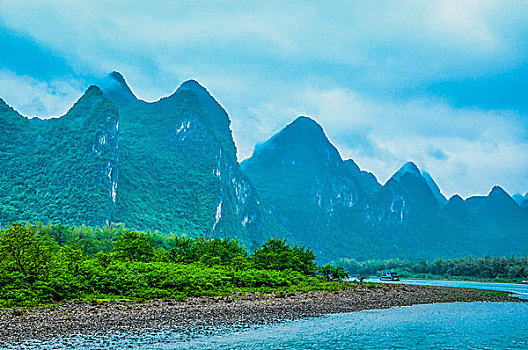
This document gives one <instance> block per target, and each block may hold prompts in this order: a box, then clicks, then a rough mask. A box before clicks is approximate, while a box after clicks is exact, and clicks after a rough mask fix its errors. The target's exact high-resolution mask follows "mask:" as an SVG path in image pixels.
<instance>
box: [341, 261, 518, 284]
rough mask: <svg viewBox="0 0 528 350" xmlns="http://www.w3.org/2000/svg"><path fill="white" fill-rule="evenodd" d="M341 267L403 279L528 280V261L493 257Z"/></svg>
mask: <svg viewBox="0 0 528 350" xmlns="http://www.w3.org/2000/svg"><path fill="white" fill-rule="evenodd" d="M338 262H339V264H341V265H343V266H344V267H345V269H346V270H347V271H349V272H351V273H358V274H370V275H375V274H377V273H379V272H381V271H385V270H395V271H398V272H399V273H400V275H402V276H413V277H420V276H421V277H435V276H437V277H445V278H450V277H467V278H477V279H504V280H514V281H515V280H525V279H527V278H528V258H527V257H526V256H521V257H515V256H512V257H490V256H489V255H487V256H484V257H480V258H473V257H472V256H469V257H465V258H459V259H452V260H449V259H435V260H433V261H426V260H418V261H411V260H401V259H389V260H368V261H363V262H360V261H357V260H355V259H341V260H338Z"/></svg>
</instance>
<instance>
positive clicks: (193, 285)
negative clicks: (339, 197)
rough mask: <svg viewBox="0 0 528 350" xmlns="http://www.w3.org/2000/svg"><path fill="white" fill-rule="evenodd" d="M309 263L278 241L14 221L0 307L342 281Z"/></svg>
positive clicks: (2, 244) (0, 260)
mask: <svg viewBox="0 0 528 350" xmlns="http://www.w3.org/2000/svg"><path fill="white" fill-rule="evenodd" d="M315 260H316V256H315V254H314V252H313V251H312V250H311V249H309V248H307V247H303V246H299V245H293V246H291V245H290V244H288V243H287V242H286V240H283V239H279V238H271V239H268V240H267V241H266V242H264V243H263V244H262V245H261V246H260V247H258V248H256V249H255V251H254V252H253V253H251V254H250V253H248V251H247V250H246V249H245V247H243V246H242V245H240V244H239V243H238V242H237V241H236V240H232V239H229V238H210V237H197V238H190V237H185V236H178V235H160V234H158V233H156V232H154V233H151V232H138V231H135V230H128V229H126V228H125V227H124V226H123V225H106V226H104V227H95V228H91V227H86V226H81V227H70V226H65V225H52V224H48V225H44V224H42V223H36V224H34V225H32V224H29V223H26V224H22V223H12V224H10V225H9V227H8V228H7V229H5V230H3V231H0V306H21V305H36V304H42V303H52V302H58V301H65V300H89V299H108V298H110V299H112V298H136V299H151V298H176V299H184V298H186V297H189V296H194V295H217V294H224V293H231V292H233V291H238V290H241V291H242V290H249V291H252V290H262V291H266V290H277V289H280V290H290V289H295V290H299V289H301V290H304V289H325V288H335V285H332V284H327V283H328V282H329V281H340V280H343V279H345V278H346V277H348V274H347V273H346V272H345V270H344V268H343V267H338V266H333V265H330V264H327V265H325V266H318V265H317V263H316V261H315Z"/></svg>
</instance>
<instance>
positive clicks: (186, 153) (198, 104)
mask: <svg viewBox="0 0 528 350" xmlns="http://www.w3.org/2000/svg"><path fill="white" fill-rule="evenodd" d="M101 85H102V86H103V88H104V94H105V96H107V97H108V98H109V99H111V100H112V101H113V102H114V103H115V104H116V105H117V106H118V109H119V115H120V119H121V122H120V144H119V145H120V174H121V181H120V184H119V191H118V196H117V206H116V218H117V220H118V221H121V222H125V223H126V224H127V225H128V226H131V227H135V228H138V229H143V230H145V229H148V228H155V229H159V230H161V231H163V232H178V233H186V234H189V235H203V234H206V235H213V236H230V237H234V238H238V239H240V240H243V241H245V242H252V243H253V244H257V243H260V242H261V241H262V239H263V237H264V236H265V235H266V233H265V232H267V231H270V232H277V233H281V232H283V230H281V228H280V227H279V226H278V225H277V224H276V223H275V221H274V219H273V218H272V217H271V216H270V215H269V214H268V213H267V212H265V211H264V210H263V209H262V207H261V205H260V199H259V197H258V196H257V194H256V192H255V190H254V188H253V186H252V185H251V183H250V182H249V180H248V179H247V177H246V175H245V174H244V173H243V172H242V171H241V170H240V166H239V164H238V162H237V159H236V148H235V144H234V141H233V138H232V134H231V129H230V120H229V117H228V115H227V113H226V112H225V110H224V109H223V108H222V107H221V106H220V104H218V102H217V101H216V100H215V99H214V98H213V97H212V96H211V95H210V94H209V92H208V91H207V90H206V89H205V88H204V87H202V86H201V85H200V84H198V83H197V82H196V81H194V80H190V81H187V82H184V83H183V84H181V86H180V87H179V88H178V89H177V90H176V91H175V92H174V93H173V94H172V95H170V96H168V97H166V98H162V99H160V100H159V101H157V102H153V103H147V102H144V101H141V100H139V99H137V98H136V97H135V96H134V95H133V93H132V91H131V90H130V88H129V87H128V85H127V84H126V82H125V79H124V78H123V77H122V76H121V74H119V73H117V72H113V73H111V74H110V75H109V76H108V77H107V78H106V79H105V80H104V81H103V82H102V84H101Z"/></svg>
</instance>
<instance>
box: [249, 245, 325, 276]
mask: <svg viewBox="0 0 528 350" xmlns="http://www.w3.org/2000/svg"><path fill="white" fill-rule="evenodd" d="M253 259H254V263H255V267H256V268H257V269H265V270H287V269H292V270H295V271H299V272H302V273H305V274H307V275H314V274H315V272H316V266H317V265H316V263H315V254H314V252H313V251H312V250H310V249H308V248H305V247H298V246H294V247H293V248H292V247H290V245H289V244H287V243H286V240H285V239H280V238H270V239H268V240H267V241H266V242H264V243H263V244H262V246H260V248H258V249H256V250H255V253H254V255H253Z"/></svg>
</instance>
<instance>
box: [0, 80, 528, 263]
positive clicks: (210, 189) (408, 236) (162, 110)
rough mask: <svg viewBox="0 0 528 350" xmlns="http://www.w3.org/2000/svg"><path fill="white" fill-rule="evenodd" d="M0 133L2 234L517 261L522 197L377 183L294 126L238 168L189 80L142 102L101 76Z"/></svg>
mask: <svg viewBox="0 0 528 350" xmlns="http://www.w3.org/2000/svg"><path fill="white" fill-rule="evenodd" d="M0 125H1V126H2V128H1V130H0V162H1V167H2V172H0V225H1V226H4V227H5V226H6V225H7V223H8V222H13V221H30V222H36V221H41V222H45V223H47V222H48V221H51V222H53V223H62V224H69V225H82V224H86V225H90V226H95V225H104V224H105V223H106V222H121V223H124V224H125V225H126V226H127V227H130V228H135V229H139V230H147V229H153V230H159V231H160V232H162V233H169V232H174V233H178V234H186V235H189V236H194V237H196V236H213V237H231V238H236V239H238V240H240V241H241V242H243V243H244V245H245V246H246V247H248V248H249V249H250V250H251V249H252V248H253V247H256V246H258V245H259V244H260V243H262V242H263V241H265V240H266V239H267V238H269V237H282V238H288V240H289V241H290V242H292V243H301V244H306V245H308V246H310V247H311V248H312V249H314V250H315V251H316V253H317V254H318V256H319V257H320V259H321V260H332V259H337V258H341V257H343V258H356V259H380V258H390V257H399V258H427V259H430V258H435V257H446V258H451V257H460V256H468V255H476V256H479V255H484V254H487V253H490V254H492V255H511V254H526V253H527V252H528V209H527V208H528V204H527V203H528V200H527V199H525V197H523V196H520V195H517V196H515V200H514V199H512V197H510V196H509V195H508V194H507V193H506V192H505V191H504V190H503V189H502V188H500V187H498V186H496V187H494V188H493V190H492V191H491V192H490V194H489V195H488V196H480V197H471V198H468V199H466V200H464V199H462V198H460V197H459V196H453V197H451V198H450V199H449V200H448V199H446V198H445V196H444V195H443V194H442V193H441V190H440V189H439V187H438V185H437V184H436V183H435V181H434V179H433V177H432V176H431V175H430V174H428V173H427V172H425V171H423V170H420V169H419V168H418V166H417V165H416V164H414V163H412V162H408V163H406V164H405V165H403V166H402V167H401V169H399V170H398V171H397V172H396V173H395V174H394V175H393V176H392V177H391V178H390V179H389V180H388V181H387V182H386V183H385V184H383V185H382V184H380V183H379V182H378V181H377V179H376V177H375V176H374V175H373V174H371V173H369V172H367V171H364V170H361V169H360V168H359V166H358V165H357V164H356V163H355V162H354V160H352V159H347V160H343V159H342V157H341V155H340V154H339V152H338V150H337V149H336V148H335V147H334V146H333V145H332V144H331V142H330V141H329V140H328V138H327V137H326V135H325V133H324V131H323V128H322V127H321V126H320V125H319V124H318V123H317V122H316V121H315V120H313V119H310V118H307V117H299V118H297V119H296V120H294V121H293V122H292V123H290V124H289V125H287V126H286V127H285V128H284V129H283V130H281V131H279V132H278V133H277V134H276V135H274V136H272V137H271V138H270V139H269V140H268V141H266V142H264V143H263V144H261V145H258V146H257V147H255V151H254V153H253V155H252V157H250V158H249V159H247V160H245V161H244V162H243V163H242V164H241V165H240V164H239V163H238V162H237V150H236V147H235V143H234V140H233V136H232V133H231V129H230V120H229V117H228V115H227V113H226V111H225V110H224V109H223V108H222V106H221V105H220V104H219V103H218V102H217V101H216V100H215V99H214V98H213V97H212V96H211V95H210V93H209V92H208V91H207V90H206V89H205V88H204V87H202V86H201V85H200V84H199V83H197V82H196V81H194V80H190V81H187V82H184V83H183V84H182V85H181V86H180V87H179V88H178V89H177V90H176V91H175V92H174V93H173V94H172V95H170V96H168V97H165V98H162V99H160V100H159V101H156V102H145V101H142V100H140V99H138V98H137V97H136V96H135V95H134V93H133V92H132V91H131V89H130V88H129V87H128V85H127V84H126V82H125V79H124V78H123V77H122V76H121V74H119V73H117V72H113V73H111V74H109V75H108V76H107V77H106V78H105V79H103V80H102V81H100V82H99V83H98V84H97V86H91V87H90V88H88V89H87V91H86V92H85V94H84V95H83V96H82V97H81V98H80V99H79V101H78V102H77V103H76V104H75V105H74V106H73V107H72V108H71V109H70V110H69V111H68V113H67V114H66V115H64V116H63V117H61V118H52V119H38V118H32V119H28V118H25V117H23V116H21V115H20V114H18V113H17V112H16V111H15V110H13V109H12V108H11V107H9V106H8V105H7V104H6V103H5V102H4V101H3V100H0Z"/></svg>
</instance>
